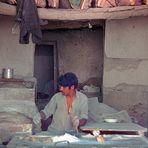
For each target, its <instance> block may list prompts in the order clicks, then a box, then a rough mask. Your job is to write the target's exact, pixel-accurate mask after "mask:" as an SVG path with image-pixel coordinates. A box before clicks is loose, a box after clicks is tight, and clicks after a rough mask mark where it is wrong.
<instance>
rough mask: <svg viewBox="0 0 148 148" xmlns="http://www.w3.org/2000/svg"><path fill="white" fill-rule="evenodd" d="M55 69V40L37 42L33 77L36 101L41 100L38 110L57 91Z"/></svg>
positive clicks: (56, 73)
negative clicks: (35, 87) (35, 81)
mask: <svg viewBox="0 0 148 148" xmlns="http://www.w3.org/2000/svg"><path fill="white" fill-rule="evenodd" d="M57 69H58V68H57V49H56V42H47V43H44V42H43V43H42V44H37V45H36V46H35V58H34V77H35V78H36V79H37V101H38V102H41V103H39V104H40V106H39V110H40V109H42V108H43V107H44V104H46V103H45V102H47V101H49V99H50V98H51V97H52V96H53V94H54V93H55V92H56V91H57V75H58V72H57V71H58V70H57ZM45 100H46V101H45Z"/></svg>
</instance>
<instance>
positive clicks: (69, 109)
mask: <svg viewBox="0 0 148 148" xmlns="http://www.w3.org/2000/svg"><path fill="white" fill-rule="evenodd" d="M72 102H73V97H72V98H71V97H70V96H66V103H67V112H68V114H70V113H71V110H72Z"/></svg>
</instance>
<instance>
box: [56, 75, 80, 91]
mask: <svg viewBox="0 0 148 148" xmlns="http://www.w3.org/2000/svg"><path fill="white" fill-rule="evenodd" d="M58 84H59V85H60V86H65V87H66V86H68V87H71V86H72V85H74V87H75V88H77V86H78V78H77V76H76V75H75V74H74V73H72V72H67V73H65V74H64V75H61V76H60V77H59V78H58Z"/></svg>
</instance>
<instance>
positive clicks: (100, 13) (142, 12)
mask: <svg viewBox="0 0 148 148" xmlns="http://www.w3.org/2000/svg"><path fill="white" fill-rule="evenodd" d="M38 13H39V17H40V18H41V19H47V20H61V21H73V20H98V19H124V18H129V17H135V16H148V5H141V6H121V7H113V8H89V9H87V10H81V9H47V8H38ZM0 14H2V15H10V16H14V15H15V14H16V7H15V6H13V5H9V4H6V3H2V2H0Z"/></svg>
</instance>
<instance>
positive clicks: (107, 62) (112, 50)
mask: <svg viewBox="0 0 148 148" xmlns="http://www.w3.org/2000/svg"><path fill="white" fill-rule="evenodd" d="M104 52H105V53H104V55H105V56H104V75H103V95H104V98H103V99H104V102H105V103H107V104H109V105H111V106H113V107H115V108H117V109H119V110H122V109H125V110H127V111H128V112H129V114H130V115H131V116H132V117H134V118H135V119H136V120H137V122H138V123H140V124H141V125H143V126H145V127H148V20H147V19H146V17H136V18H130V19H124V20H109V21H106V30H105V51H104Z"/></svg>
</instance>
